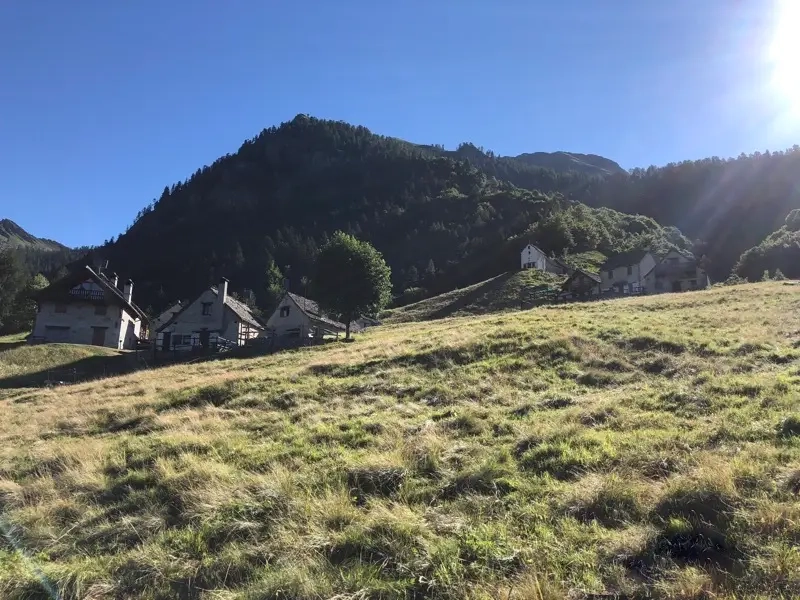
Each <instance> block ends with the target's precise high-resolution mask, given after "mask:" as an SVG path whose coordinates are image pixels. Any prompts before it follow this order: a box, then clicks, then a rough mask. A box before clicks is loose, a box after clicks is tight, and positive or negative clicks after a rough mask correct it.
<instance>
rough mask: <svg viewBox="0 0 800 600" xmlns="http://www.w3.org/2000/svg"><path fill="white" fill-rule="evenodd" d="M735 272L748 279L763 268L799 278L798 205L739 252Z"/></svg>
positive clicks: (799, 219) (799, 239) (754, 277)
mask: <svg viewBox="0 0 800 600" xmlns="http://www.w3.org/2000/svg"><path fill="white" fill-rule="evenodd" d="M735 272H736V275H738V276H739V277H744V278H746V279H749V280H751V281H752V280H754V279H757V278H759V277H763V275H764V273H765V272H769V274H770V275H771V276H774V275H775V273H776V272H780V273H781V274H783V275H785V276H787V277H791V278H792V279H800V209H794V210H793V211H792V212H790V213H789V214H788V215H787V216H786V219H785V221H784V224H783V226H782V227H781V228H780V229H778V230H777V231H774V232H772V233H771V234H770V235H768V236H767V237H766V239H765V240H764V241H762V242H761V243H760V244H758V245H757V246H755V247H753V248H750V249H749V250H747V251H746V252H745V253H744V254H742V257H741V258H740V259H739V262H738V263H737V264H736V268H735Z"/></svg>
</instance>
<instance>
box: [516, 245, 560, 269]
mask: <svg viewBox="0 0 800 600" xmlns="http://www.w3.org/2000/svg"><path fill="white" fill-rule="evenodd" d="M520 268H522V269H539V270H540V271H547V272H548V273H555V274H556V275H569V274H570V273H571V272H572V269H570V267H569V266H568V265H567V264H566V263H564V262H563V261H562V260H560V259H558V258H551V257H549V256H547V255H546V254H545V253H544V252H542V250H540V249H539V248H538V247H537V246H534V245H533V244H528V245H527V246H525V247H524V248H523V249H522V252H520Z"/></svg>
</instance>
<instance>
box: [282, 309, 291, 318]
mask: <svg viewBox="0 0 800 600" xmlns="http://www.w3.org/2000/svg"><path fill="white" fill-rule="evenodd" d="M289 308H290V307H289V306H281V316H282V317H288V316H289Z"/></svg>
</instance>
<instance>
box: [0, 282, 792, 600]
mask: <svg viewBox="0 0 800 600" xmlns="http://www.w3.org/2000/svg"><path fill="white" fill-rule="evenodd" d="M798 307H800V286H798V285H794V284H782V283H777V282H775V283H764V284H754V285H747V286H740V287H733V288H725V289H714V290H709V291H703V292H696V293H687V294H678V295H664V296H659V297H645V298H629V299H623V300H617V301H610V302H596V303H591V304H584V305H565V306H558V307H550V308H539V309H535V310H530V311H523V312H517V313H508V314H501V315H497V314H495V315H485V316H478V317H469V318H452V319H443V320H438V321H431V322H422V323H409V324H404V325H390V326H385V327H381V328H377V329H375V330H373V331H370V332H369V333H367V334H365V335H363V336H361V337H359V338H358V339H357V340H356V342H355V343H352V344H336V345H329V346H324V347H317V348H311V349H303V350H298V351H294V352H287V353H283V354H277V355H273V356H270V357H263V358H258V359H251V360H235V359H230V360H227V361H219V362H214V363H205V364H202V365H195V366H188V365H183V366H176V367H171V368H165V369H163V370H160V371H157V372H140V373H137V374H132V375H128V376H125V377H119V378H114V379H107V380H105V381H102V382H96V383H93V384H83V385H77V386H71V387H62V388H56V389H49V390H48V389H42V390H30V389H28V390H17V391H14V392H11V393H10V395H9V397H7V398H6V399H5V400H0V414H2V415H3V418H2V419H0V526H2V530H3V533H4V534H5V536H4V541H0V597H2V598H4V599H12V600H14V599H22V598H25V599H30V598H37V599H38V598H51V597H56V595H55V593H56V592H58V593H59V594H60V596H59V597H60V598H64V599H77V598H92V599H106V598H107V599H112V598H113V599H129V598H130V599H133V598H137V599H138V598H145V599H165V598H185V599H202V600H211V599H214V600H220V599H224V600H233V599H242V600H258V599H267V598H281V599H294V600H300V599H307V600H311V599H322V598H339V599H359V600H361V599H366V598H370V599H373V598H381V599H390V598H432V599H457V598H458V599H460V598H475V599H477V598H486V599H490V598H501V599H505V600H510V599H542V598H547V599H555V598H566V597H570V598H582V597H584V594H586V593H620V594H627V597H632V598H645V597H657V598H697V599H700V598H787V599H788V598H795V597H798V596H799V595H800V553H799V552H798V550H797V548H798V546H797V544H798V541H800V503H798V493H799V492H800V402H798V399H799V398H800V363H799V362H798V360H800V349H798V332H800V312H798ZM648 594H649V596H648Z"/></svg>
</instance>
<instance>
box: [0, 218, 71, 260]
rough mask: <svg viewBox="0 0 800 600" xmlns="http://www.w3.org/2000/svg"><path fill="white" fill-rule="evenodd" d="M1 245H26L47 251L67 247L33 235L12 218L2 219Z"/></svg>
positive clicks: (18, 246)
mask: <svg viewBox="0 0 800 600" xmlns="http://www.w3.org/2000/svg"><path fill="white" fill-rule="evenodd" d="M0 246H10V247H12V248H23V247H24V248H29V249H32V250H41V251H45V252H48V251H55V250H66V249H67V247H66V246H64V245H62V244H59V243H58V242H54V241H53V240H46V239H42V238H37V237H36V236H33V235H31V234H30V233H28V232H27V231H25V230H24V229H23V228H22V227H20V226H19V225H17V224H16V223H14V221H12V220H10V219H0Z"/></svg>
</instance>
